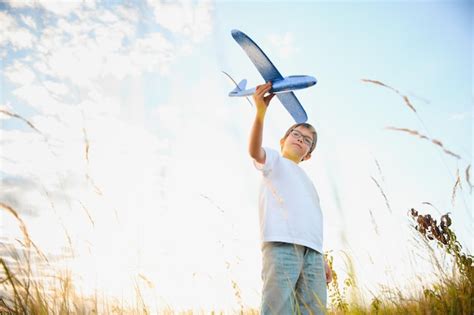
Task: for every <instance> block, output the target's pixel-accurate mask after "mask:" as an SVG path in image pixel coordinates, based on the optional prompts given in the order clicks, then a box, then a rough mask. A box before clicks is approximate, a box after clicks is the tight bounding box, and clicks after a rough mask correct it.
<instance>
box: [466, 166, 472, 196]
mask: <svg viewBox="0 0 474 315" xmlns="http://www.w3.org/2000/svg"><path fill="white" fill-rule="evenodd" d="M470 170H471V164H469V165H468V166H467V167H466V182H467V184H468V185H469V193H471V194H472V184H471V180H470V179H471V176H470V174H469V173H470Z"/></svg>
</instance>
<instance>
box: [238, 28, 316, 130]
mask: <svg viewBox="0 0 474 315" xmlns="http://www.w3.org/2000/svg"><path fill="white" fill-rule="evenodd" d="M232 37H233V38H234V39H235V41H236V42H237V43H238V44H239V45H240V46H241V47H242V48H243V50H244V51H245V53H246V54H247V55H248V56H249V58H250V60H251V61H252V62H253V64H254V65H255V67H257V70H258V71H259V72H260V74H261V75H262V77H263V79H264V80H265V82H268V81H271V82H272V89H271V90H270V93H275V94H276V96H277V97H278V99H279V100H280V102H281V103H282V104H283V106H284V107H285V108H286V110H287V111H288V112H289V113H290V114H291V116H293V119H294V120H295V121H296V122H297V123H302V122H305V121H306V120H308V116H307V115H306V112H305V110H304V108H303V106H301V103H300V102H299V101H298V99H297V98H296V96H295V94H294V93H293V92H292V91H293V90H299V89H304V88H307V87H310V86H313V85H315V84H316V82H317V80H316V78H314V77H311V76H307V75H291V76H288V77H283V76H282V75H281V74H280V72H278V70H277V68H276V67H275V66H274V65H273V64H272V62H271V61H270V59H268V57H267V56H266V55H265V53H264V52H263V51H262V50H261V49H260V47H258V45H257V44H255V42H254V41H253V40H252V39H250V37H248V36H247V35H245V34H244V33H242V32H241V31H239V30H232ZM236 85H237V86H236V88H235V89H233V90H232V91H231V92H230V93H229V96H248V95H252V94H253V93H254V92H255V89H256V88H251V89H245V86H246V85H247V80H245V79H243V80H242V81H240V83H239V84H236Z"/></svg>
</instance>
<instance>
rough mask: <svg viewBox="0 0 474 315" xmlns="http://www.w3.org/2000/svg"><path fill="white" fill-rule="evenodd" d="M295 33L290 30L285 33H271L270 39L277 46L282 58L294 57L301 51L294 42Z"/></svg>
mask: <svg viewBox="0 0 474 315" xmlns="http://www.w3.org/2000/svg"><path fill="white" fill-rule="evenodd" d="M293 38H294V35H293V33H290V32H285V33H283V34H271V35H269V37H268V39H269V41H270V43H271V44H272V45H273V46H274V47H275V48H276V50H277V52H278V54H279V55H280V56H281V57H282V58H285V59H287V58H292V57H294V56H295V54H296V53H298V52H299V50H300V49H299V48H298V47H297V46H296V44H295V43H294V39H293Z"/></svg>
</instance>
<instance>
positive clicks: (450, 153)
mask: <svg viewBox="0 0 474 315" xmlns="http://www.w3.org/2000/svg"><path fill="white" fill-rule="evenodd" d="M386 129H389V130H395V131H402V132H406V133H408V134H410V135H413V136H417V137H419V138H421V139H425V140H428V141H431V142H432V143H434V144H436V145H437V146H439V147H441V149H443V151H444V152H445V153H446V154H449V155H451V156H454V157H455V158H457V159H461V156H460V155H458V154H456V153H453V152H452V151H449V150H448V149H446V148H445V147H444V146H443V143H442V142H441V141H439V140H436V139H431V138H429V137H427V136H425V135H422V134H420V133H419V132H418V131H416V130H411V129H408V128H398V127H386Z"/></svg>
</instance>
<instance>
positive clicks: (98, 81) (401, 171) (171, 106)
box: [0, 0, 473, 309]
mask: <svg viewBox="0 0 474 315" xmlns="http://www.w3.org/2000/svg"><path fill="white" fill-rule="evenodd" d="M472 12H473V7H472V3H470V2H469V1H420V2H405V1H400V2H397V1H390V2H384V1H379V2H362V1H336V2H323V1H300V2H289V1H260V2H252V1H242V2H237V1H216V2H212V1H202V2H201V1H199V2H198V1H174V2H156V1H151V0H148V1H114V2H101V1H94V0H86V1H68V2H59V1H46V0H41V1H35V2H32V1H2V2H0V25H2V27H1V30H0V56H1V70H2V71H1V77H0V78H1V90H0V96H1V97H0V110H1V113H0V126H1V129H0V130H1V131H0V142H1V146H0V154H1V162H0V178H1V182H0V186H1V189H0V202H2V204H3V205H8V206H10V207H12V208H13V209H15V211H16V212H17V213H18V214H19V216H20V217H21V219H22V220H23V222H24V224H25V225H26V227H27V229H28V232H29V236H30V238H31V240H32V241H33V242H34V243H35V245H37V246H38V247H39V248H40V249H41V250H42V251H43V252H44V253H45V255H46V256H48V257H49V258H50V259H51V261H52V262H51V263H50V264H52V265H54V268H52V267H51V266H50V265H49V266H48V265H45V264H44V263H41V262H40V261H39V262H38V268H39V269H41V270H43V269H44V270H45V272H50V273H55V272H56V271H57V270H69V271H71V274H72V276H73V277H74V283H75V284H76V285H77V287H78V288H80V292H82V293H83V294H85V295H88V294H93V292H94V290H96V289H97V290H99V291H103V292H104V294H105V295H107V296H113V297H117V298H120V297H125V298H129V297H130V299H132V297H133V296H134V288H135V286H139V287H140V288H141V290H142V294H143V296H144V298H145V300H146V301H147V302H148V303H149V304H153V305H154V306H156V307H157V308H159V307H163V306H166V305H168V306H170V307H173V308H175V309H185V308H200V309H221V308H232V309H238V308H239V307H240V305H244V306H246V307H258V305H259V301H260V290H261V280H260V269H261V255H260V241H259V232H258V209H257V198H258V187H259V181H260V177H259V174H258V172H257V171H256V170H255V169H254V167H253V166H252V163H251V159H250V157H249V156H248V153H247V141H248V136H249V132H250V127H251V124H252V121H253V118H254V115H255V110H254V108H253V107H252V106H251V105H250V104H249V103H248V102H247V100H245V99H243V98H229V97H228V96H227V95H228V93H229V92H230V90H232V89H233V88H234V86H233V83H232V82H231V81H230V80H229V79H228V78H227V77H226V76H225V75H224V74H223V73H222V71H225V72H227V73H229V74H230V75H231V76H232V77H233V78H234V79H235V80H236V81H240V80H241V79H243V78H246V79H247V80H248V86H250V87H253V86H255V85H257V84H261V83H263V80H262V78H261V76H260V75H259V73H258V72H257V70H256V68H255V67H254V66H253V64H252V63H251V62H250V59H249V58H248V57H247V56H246V55H245V53H244V51H243V50H242V49H241V48H240V47H239V46H238V45H237V43H236V42H235V41H234V40H233V38H232V37H231V34H230V32H231V30H232V29H239V30H241V31H243V32H245V33H246V34H247V35H249V36H250V37H251V38H252V39H253V40H254V41H255V42H256V43H257V44H258V45H259V46H260V47H261V48H262V49H263V51H264V52H265V53H266V54H267V56H268V57H269V58H270V59H271V60H272V62H273V63H274V65H275V66H276V67H277V68H278V69H279V71H280V72H281V73H282V74H283V75H284V76H286V75H296V74H305V75H311V76H314V77H316V78H317V80H318V83H317V84H316V85H315V86H313V87H311V88H308V89H305V90H301V91H297V92H296V95H297V97H298V99H299V100H300V102H301V103H302V104H303V106H304V108H305V110H306V112H307V114H308V117H309V120H308V122H310V123H311V124H313V125H314V126H315V127H316V129H317V131H318V138H319V140H318V144H317V147H316V150H315V152H314V154H313V156H312V158H311V159H310V160H309V161H305V162H303V163H302V164H301V167H302V168H303V169H304V170H305V171H306V172H307V173H308V175H309V176H310V177H311V178H312V179H313V181H314V184H315V186H316V188H317V190H318V193H319V195H320V199H321V206H322V210H323V214H324V250H325V251H327V252H330V253H331V255H333V256H334V257H335V268H336V271H338V272H340V273H341V274H343V275H344V274H346V273H347V272H348V269H349V267H348V266H347V261H346V260H345V257H346V254H348V255H349V256H350V257H352V261H353V267H354V270H355V273H356V277H357V283H358V286H359V287H360V288H361V291H362V292H365V294H366V295H367V296H368V298H369V299H370V298H371V297H373V295H374V294H377V292H379V291H380V290H381V288H382V287H383V286H384V285H389V286H390V285H391V286H400V287H403V286H410V284H411V283H412V282H413V281H414V279H415V280H416V279H418V278H417V276H420V275H422V274H426V275H428V274H430V273H431V272H432V270H431V269H430V268H431V264H430V262H429V257H428V254H427V253H428V251H427V250H426V248H423V247H422V246H420V245H419V242H416V233H414V229H413V227H412V222H411V221H410V218H409V217H408V215H407V212H408V210H409V209H411V208H416V209H418V210H419V211H420V212H422V213H430V214H432V215H433V216H436V217H439V216H440V214H444V213H446V212H449V213H450V214H451V216H452V218H453V222H454V223H453V229H454V230H455V232H456V233H457V235H458V237H459V239H460V241H461V243H462V245H463V248H464V249H465V250H466V251H468V252H470V253H472V249H473V246H472V245H473V244H472V231H473V227H472V193H471V187H472V186H470V183H469V181H468V179H467V177H466V169H467V167H468V166H469V165H470V164H471V162H472V143H473V139H472V119H473V111H472V106H473V100H472V91H473V81H472V73H473V58H472V56H473V54H472V49H473V42H472V38H473V20H472V19H473V17H472ZM363 79H368V80H377V81H380V82H383V83H384V84H386V85H388V86H389V87H391V88H387V87H384V86H381V85H378V84H374V83H371V82H365V81H362V80H363ZM403 96H406V97H407V98H408V99H409V102H410V104H411V105H412V106H413V107H414V108H415V110H416V112H415V111H413V110H412V109H411V108H410V107H409V106H407V103H406V102H405V101H404V99H403ZM25 120H26V121H27V122H28V123H30V124H28V123H27V122H26V121H25ZM292 123H293V121H292V118H291V116H290V115H289V114H288V113H287V112H286V111H285V110H284V108H283V107H282V106H281V104H280V103H279V102H278V100H277V99H276V98H275V99H274V100H273V101H272V103H271V104H270V108H269V110H268V113H267V117H266V122H265V129H264V140H263V142H264V145H265V146H269V147H273V148H278V143H279V139H280V138H281V137H282V135H283V134H284V132H285V131H286V129H287V128H288V127H289V126H290V125H291V124H292ZM387 127H395V128H408V129H410V130H416V131H417V132H419V133H420V134H423V135H426V136H427V137H429V138H430V139H436V140H439V141H441V142H442V144H443V147H444V148H445V149H446V150H449V151H450V152H453V153H455V154H456V155H457V156H458V157H456V156H454V155H451V154H447V153H446V152H444V151H443V148H441V147H440V146H437V145H435V144H433V143H432V142H430V141H427V140H426V139H420V138H418V137H416V136H414V135H410V134H408V133H405V132H402V131H398V130H391V129H387ZM458 174H459V180H460V184H459V185H456V189H454V187H455V183H456V179H457V175H458ZM471 174H472V172H471ZM471 178H472V175H471ZM453 190H454V191H455V194H454V193H453ZM382 191H383V193H382ZM384 196H385V197H384ZM427 203H429V204H427ZM17 239H18V240H23V239H24V235H23V234H22V231H21V229H20V225H19V222H18V220H17V219H15V217H14V216H13V215H11V213H10V212H8V211H6V210H5V208H2V209H1V211H0V240H1V241H2V243H3V244H4V245H3V247H4V249H2V251H1V253H2V256H3V257H7V258H8V252H7V250H6V248H8V246H15V247H18V242H17V241H16V240H17ZM53 258H54V259H53ZM9 261H11V259H10V260H9ZM41 266H42V268H41Z"/></svg>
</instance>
